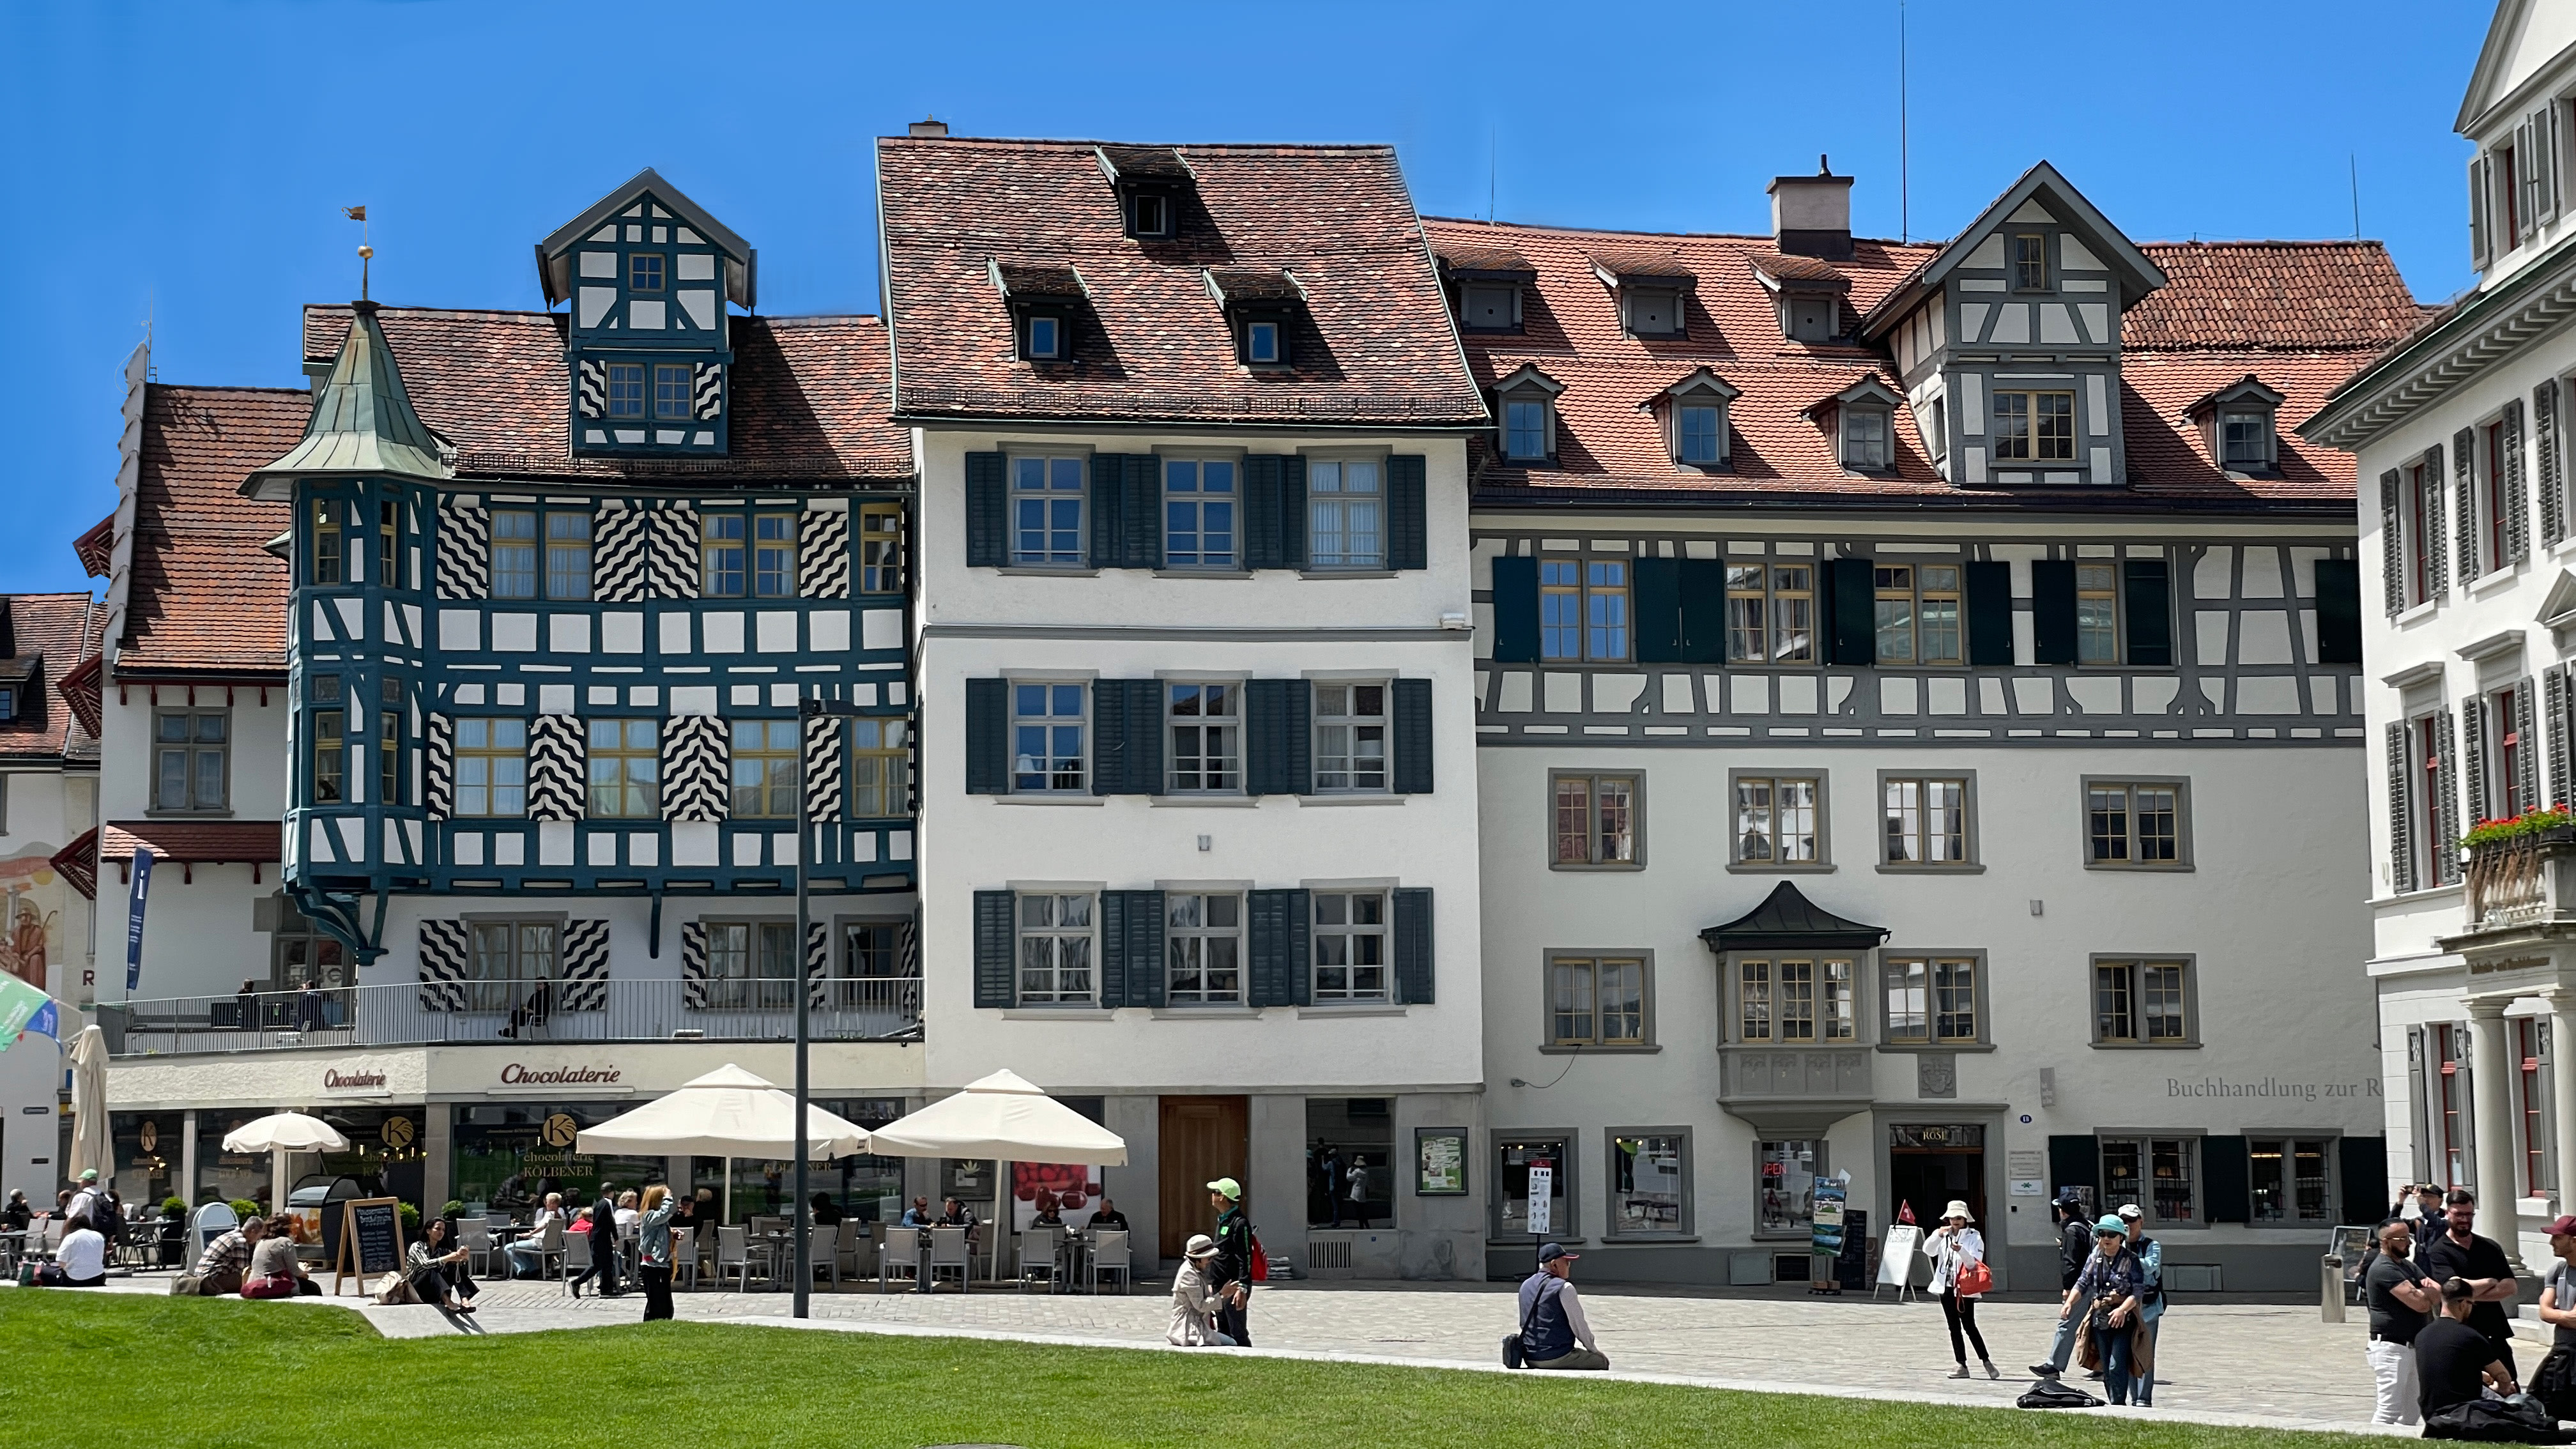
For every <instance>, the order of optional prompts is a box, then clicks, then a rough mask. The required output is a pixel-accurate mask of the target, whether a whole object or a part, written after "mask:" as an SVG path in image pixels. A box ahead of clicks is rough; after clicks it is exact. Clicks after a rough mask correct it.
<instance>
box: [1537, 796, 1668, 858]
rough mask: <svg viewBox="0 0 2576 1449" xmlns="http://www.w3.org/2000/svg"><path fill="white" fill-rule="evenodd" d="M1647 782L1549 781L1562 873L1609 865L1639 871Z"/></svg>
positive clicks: (1557, 849) (1556, 854) (1555, 855)
mask: <svg viewBox="0 0 2576 1449" xmlns="http://www.w3.org/2000/svg"><path fill="white" fill-rule="evenodd" d="M1644 785H1645V781H1644V779H1643V777H1641V776H1637V775H1579V774H1559V775H1556V776H1554V777H1553V778H1552V779H1551V780H1550V782H1549V788H1550V790H1551V792H1552V793H1553V795H1554V799H1555V811H1556V828H1555V840H1556V845H1555V851H1554V854H1553V856H1552V858H1551V860H1552V863H1553V864H1554V865H1555V866H1556V867H1557V868H1558V869H1569V868H1574V867H1584V866H1605V867H1612V868H1625V869H1635V868H1636V867H1637V866H1639V865H1640V864H1642V861H1641V859H1640V853H1639V851H1638V848H1637V846H1638V831H1639V824H1640V821H1639V814H1640V811H1641V810H1642V808H1643V798H1644Z"/></svg>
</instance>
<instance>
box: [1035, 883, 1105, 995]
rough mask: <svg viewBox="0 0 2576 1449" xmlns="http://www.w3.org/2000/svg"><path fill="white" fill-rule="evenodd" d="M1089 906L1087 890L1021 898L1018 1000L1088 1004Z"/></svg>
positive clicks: (1090, 992)
mask: <svg viewBox="0 0 2576 1449" xmlns="http://www.w3.org/2000/svg"><path fill="white" fill-rule="evenodd" d="M1092 905H1093V897H1091V896H1089V895H1087V894H1082V895H1077V894H1057V893H1054V892H1044V893H1037V894H1023V895H1021V896H1020V898H1019V920H1020V925H1019V942H1020V957H1019V968H1020V996H1019V999H1020V1000H1021V1001H1022V1002H1023V1003H1026V1004H1030V1005H1038V1006H1069V1005H1081V1006H1088V1005H1090V1004H1091V1000H1092V990H1093V984H1092V961H1093V955H1092V945H1093V943H1092V925H1091V923H1092Z"/></svg>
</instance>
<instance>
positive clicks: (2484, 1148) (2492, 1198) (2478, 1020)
mask: <svg viewBox="0 0 2576 1449" xmlns="http://www.w3.org/2000/svg"><path fill="white" fill-rule="evenodd" d="M2467 1005H2468V1008H2469V1042H2470V1050H2471V1051H2472V1053H2473V1054H2474V1055H2473V1056H2472V1057H2471V1058H2470V1062H2469V1073H2470V1090H2471V1096H2470V1104H2469V1105H2470V1111H2471V1112H2472V1113H2474V1114H2475V1115H2474V1117H2473V1118H2472V1121H2473V1123H2474V1126H2475V1132H2476V1141H2477V1148H2478V1229H2479V1231H2481V1232H2483V1233H2484V1234H2485V1235H2486V1236H2488V1237H2490V1238H2493V1239H2495V1240H2496V1241H2497V1242H2498V1243H2500V1244H2502V1245H2503V1247H2504V1255H2505V1257H2506V1259H2507V1260H2508V1261H2510V1262H2511V1263H2512V1264H2513V1266H2514V1271H2516V1272H2520V1271H2522V1248H2521V1243H2522V1220H2521V1218H2522V1215H2521V1212H2520V1210H2519V1209H2518V1208H2517V1207H2516V1206H2515V1202H2516V1193H2515V1190H2514V1170H2513V1155H2514V1130H2513V1127H2514V1123H2513V1098H2512V1095H2511V1091H2510V1088H2511V1086H2512V1082H2513V1065H2512V1063H2513V1049H2512V1048H2511V1047H2510V1046H2508V1045H2507V1044H2506V1040H2505V1027H2504V1009H2505V1006H2506V1005H2507V1002H2506V1000H2505V999H2504V998H2503V997H2487V998H2475V999H2472V1000H2470V1001H2469V1002H2468V1003H2467Z"/></svg>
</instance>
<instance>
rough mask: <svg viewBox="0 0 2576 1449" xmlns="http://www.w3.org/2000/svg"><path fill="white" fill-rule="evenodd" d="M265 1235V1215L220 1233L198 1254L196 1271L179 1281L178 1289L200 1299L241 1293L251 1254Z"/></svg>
mask: <svg viewBox="0 0 2576 1449" xmlns="http://www.w3.org/2000/svg"><path fill="white" fill-rule="evenodd" d="M266 1236H268V1219H266V1218H244V1219H242V1221H241V1225H240V1226H239V1227H232V1228H226V1229H224V1230H223V1231H222V1232H220V1233H217V1234H216V1235H215V1238H214V1241H212V1242H210V1243H208V1244H206V1251H204V1252H202V1253H200V1254H198V1255H197V1270H196V1271H195V1272H194V1273H191V1274H189V1275H187V1276H186V1277H184V1278H181V1279H180V1280H179V1288H178V1291H179V1292H180V1293H182V1294H187V1293H194V1294H196V1295H197V1296H198V1297H201V1298H229V1297H231V1296H232V1295H233V1294H235V1293H239V1292H240V1291H241V1290H242V1282H243V1280H245V1279H247V1278H248V1277H249V1276H250V1257H251V1253H252V1252H253V1251H254V1250H256V1249H257V1248H258V1247H259V1240H260V1239H262V1238H264V1237H266Z"/></svg>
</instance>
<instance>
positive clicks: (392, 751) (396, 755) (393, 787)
mask: <svg viewBox="0 0 2576 1449" xmlns="http://www.w3.org/2000/svg"><path fill="white" fill-rule="evenodd" d="M382 689H383V701H382V702H383V704H384V705H385V706H386V707H385V708H383V709H380V710H378V711H377V712H376V800H377V802H378V803H379V804H384V805H399V804H401V803H402V795H403V792H402V773H403V772H402V742H403V717H402V708H401V706H402V702H403V697H402V681H401V680H399V679H387V680H385V681H383V685H382Z"/></svg>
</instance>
